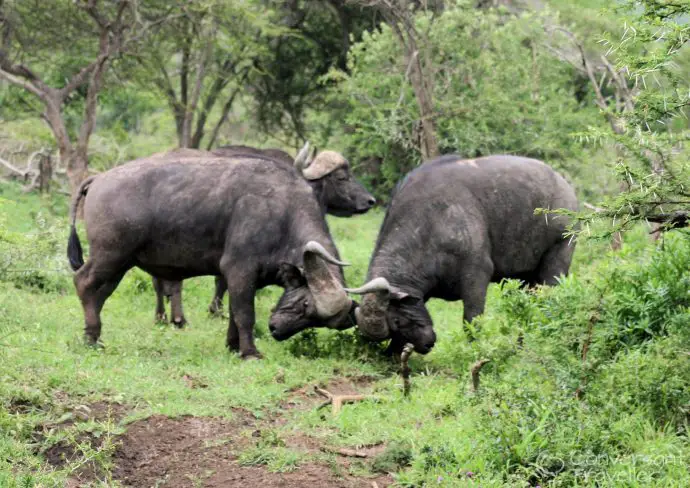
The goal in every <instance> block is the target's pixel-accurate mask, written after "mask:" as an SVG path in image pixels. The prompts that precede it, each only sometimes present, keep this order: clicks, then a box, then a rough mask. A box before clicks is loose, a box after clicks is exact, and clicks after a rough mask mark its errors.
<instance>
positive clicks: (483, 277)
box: [459, 270, 493, 341]
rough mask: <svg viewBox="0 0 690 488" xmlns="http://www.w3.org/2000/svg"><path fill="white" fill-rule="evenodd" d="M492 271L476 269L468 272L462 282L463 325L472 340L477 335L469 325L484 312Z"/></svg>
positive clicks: (460, 294)
mask: <svg viewBox="0 0 690 488" xmlns="http://www.w3.org/2000/svg"><path fill="white" fill-rule="evenodd" d="M492 271H493V270H492ZM492 271H491V272H492ZM491 272H487V270H476V271H475V272H474V273H467V274H466V275H465V278H464V279H463V282H462V286H461V289H460V293H459V296H460V297H461V299H462V306H463V322H464V323H463V327H464V329H465V333H466V334H467V337H468V339H469V340H470V341H473V340H475V335H474V329H473V328H472V327H469V325H470V324H472V322H473V321H474V318H475V317H476V316H478V315H481V314H482V313H484V305H485V303H486V290H487V288H488V287H489V283H490V282H491Z"/></svg>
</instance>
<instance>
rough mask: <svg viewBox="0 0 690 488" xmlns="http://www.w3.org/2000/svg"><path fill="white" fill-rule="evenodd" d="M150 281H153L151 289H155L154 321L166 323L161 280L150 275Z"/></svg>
mask: <svg viewBox="0 0 690 488" xmlns="http://www.w3.org/2000/svg"><path fill="white" fill-rule="evenodd" d="M151 281H153V289H154V290H155V291H156V319H155V322H156V323H158V324H166V323H168V317H167V315H166V314H165V301H164V298H165V291H164V290H163V280H162V279H160V278H156V277H155V276H152V277H151Z"/></svg>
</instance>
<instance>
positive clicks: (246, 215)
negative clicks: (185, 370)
mask: <svg viewBox="0 0 690 488" xmlns="http://www.w3.org/2000/svg"><path fill="white" fill-rule="evenodd" d="M235 163H236V164H235ZM82 199H83V201H84V220H85V225H86V231H87V238H88V240H89V249H90V256H89V259H88V261H87V262H86V264H84V265H83V266H81V267H79V268H78V271H77V273H76V274H75V276H74V283H75V287H76V289H77V294H78V295H79V298H80V300H81V303H82V306H83V308H84V315H85V321H86V327H85V338H86V340H87V341H88V342H89V343H96V342H97V341H98V339H99V337H100V334H101V319H100V312H101V309H102V307H103V304H104V302H105V301H106V299H107V298H108V297H109V296H110V294H111V293H112V292H113V291H114V290H115V288H116V287H117V285H118V283H119V282H120V280H121V279H122V277H123V276H124V274H125V273H126V272H127V270H129V269H130V268H132V267H134V266H137V267H139V268H141V269H143V270H144V271H146V272H148V273H150V274H151V275H153V276H156V277H158V278H162V279H164V280H168V281H181V280H183V279H186V278H190V277H193V276H200V275H216V276H217V275H222V276H223V277H224V278H225V279H226V283H227V286H228V292H229V296H230V303H231V313H230V325H229V327H228V334H227V345H228V347H229V348H230V349H232V350H239V351H240V354H241V356H242V357H248V356H257V355H258V351H257V350H256V347H255V345H254V339H253V326H254V321H255V315H254V296H255V294H256V291H257V290H259V289H261V288H263V287H265V286H267V285H272V284H275V285H281V284H282V282H281V280H280V279H279V271H280V268H281V264H282V263H288V264H290V265H292V266H295V267H301V266H303V261H302V260H303V254H302V253H303V249H305V246H306V244H307V243H308V242H309V241H315V242H317V243H320V244H321V246H323V248H325V250H326V252H328V253H330V254H332V255H333V256H335V257H337V256H338V254H337V250H336V248H335V245H334V244H333V241H332V239H331V236H330V233H329V230H328V226H327V224H326V221H325V219H324V218H323V215H322V213H321V210H320V208H319V206H318V204H317V202H316V199H315V198H314V196H313V192H312V190H311V188H310V187H309V185H308V184H307V183H306V181H304V179H303V178H301V177H300V176H299V175H298V174H297V172H296V171H294V170H293V169H292V168H288V167H284V166H281V165H277V164H275V162H274V161H272V160H267V159H262V158H236V159H235V160H233V161H229V160H228V159H226V158H220V157H218V158H215V159H214V158H211V157H207V156H204V157H191V156H174V155H173V156H170V157H169V158H164V157H154V158H149V159H142V160H137V161H133V162H131V163H128V164H125V165H123V166H119V167H117V168H114V169H112V170H110V171H107V172H105V173H102V174H99V175H97V176H96V177H93V178H91V179H89V180H88V182H85V183H84V184H83V185H82V187H81V188H80V190H79V191H78V192H77V197H76V198H75V200H74V201H73V202H72V208H71V214H72V226H73V227H74V223H75V219H76V209H77V207H78V205H79V203H80V201H81V200H82ZM77 243H78V237H77V236H76V233H71V234H70V243H69V245H68V257H69V259H70V262H71V263H77V262H78V261H79V256H78V253H77V249H78V247H77ZM310 259H312V260H313V259H314V258H310ZM313 262H317V263H318V260H316V261H313ZM323 266H326V267H327V269H329V270H330V273H331V274H332V275H333V277H334V280H335V281H334V282H335V283H339V284H342V283H343V275H342V271H341V270H340V268H339V267H338V266H336V265H333V264H327V265H326V264H324V265H323ZM307 281H309V280H307ZM305 288H308V289H311V288H314V287H312V284H311V283H309V287H305ZM163 291H164V290H163ZM343 294H344V292H343ZM306 296H307V297H309V298H308V299H310V300H311V301H317V302H318V301H319V299H320V296H321V295H319V296H310V295H309V294H308V293H307V295H306ZM329 296H330V295H329ZM320 303H323V302H322V301H321V302H320ZM322 309H323V306H322ZM350 309H351V307H350V302H348V303H347V306H346V309H343V310H341V311H339V312H338V314H337V315H338V316H339V317H341V318H342V320H345V319H347V316H348V314H349V312H350ZM319 320H321V321H323V322H329V323H330V325H331V326H339V325H340V323H339V322H338V323H336V322H337V321H336V320H335V317H319Z"/></svg>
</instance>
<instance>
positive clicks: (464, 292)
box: [357, 156, 578, 353]
mask: <svg viewBox="0 0 690 488" xmlns="http://www.w3.org/2000/svg"><path fill="white" fill-rule="evenodd" d="M577 207H578V202H577V198H576V196H575V192H574V191H573V189H572V187H571V186H570V185H569V184H568V183H567V182H566V181H565V180H564V179H563V178H562V177H561V176H560V175H559V174H558V173H556V172H555V171H553V170H552V169H551V168H550V167H549V166H547V165H545V164H544V163H542V162H541V161H537V160H534V159H527V158H521V157H514V156H488V157H485V158H480V159H476V160H462V159H460V158H459V157H458V156H444V157H441V158H438V159H436V160H433V161H430V162H427V163H425V164H424V165H422V166H420V167H419V168H417V169H415V170H414V171H412V172H411V173H409V174H408V175H407V177H406V178H405V179H404V180H403V182H402V183H401V184H400V185H398V188H397V189H396V191H395V193H394V195H393V198H392V200H391V203H390V206H389V207H388V211H387V213H386V216H385V218H384V221H383V224H382V226H381V230H380V232H379V236H378V240H377V243H376V248H375V250H374V254H373V256H372V259H371V262H370V265H369V271H368V280H372V279H374V278H378V277H383V278H385V279H386V280H387V281H388V282H389V284H390V286H391V289H394V290H396V293H397V296H394V294H386V293H382V292H376V293H368V294H366V295H364V298H363V300H362V306H361V308H360V310H359V311H358V315H357V316H358V327H359V329H360V331H361V332H362V334H364V335H365V336H367V337H369V338H370V339H372V340H382V339H384V338H392V339H393V343H395V344H398V345H399V346H402V344H404V343H405V342H411V343H412V344H414V346H415V349H416V350H417V351H418V352H420V353H427V352H429V350H430V349H431V347H432V346H433V345H434V342H435V339H436V337H435V334H434V331H433V323H432V321H431V317H430V316H429V313H428V311H427V309H426V306H425V302H426V301H427V300H428V299H429V298H441V299H444V300H450V301H453V300H463V304H464V320H465V321H467V322H470V321H472V319H474V317H476V316H477V315H479V314H481V313H482V312H483V311H484V301H485V297H486V290H487V287H488V285H489V283H490V282H498V281H500V280H502V279H504V278H520V279H523V280H525V281H526V284H528V285H530V286H532V285H536V284H548V285H553V284H555V283H556V282H557V278H558V277H559V276H560V275H566V274H567V273H568V268H569V267H570V261H571V258H572V254H573V251H574V247H575V245H574V243H571V242H569V240H568V239H567V238H565V237H564V232H565V231H566V225H567V223H568V219H567V218H566V217H564V216H555V215H548V216H547V217H545V216H544V215H534V209H536V208H551V209H558V208H567V209H570V210H577ZM400 297H402V298H400ZM381 306H383V307H384V308H385V313H384V314H381V313H380V312H379V310H380V309H381ZM382 316H383V317H384V318H383V320H382V319H381V317H382Z"/></svg>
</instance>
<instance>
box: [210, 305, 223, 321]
mask: <svg viewBox="0 0 690 488" xmlns="http://www.w3.org/2000/svg"><path fill="white" fill-rule="evenodd" d="M208 314H209V315H210V316H211V317H215V318H219V319H223V318H226V316H225V314H224V313H223V305H222V304H221V305H220V306H218V305H216V303H215V302H214V303H212V304H211V305H209V306H208Z"/></svg>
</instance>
